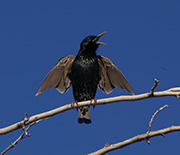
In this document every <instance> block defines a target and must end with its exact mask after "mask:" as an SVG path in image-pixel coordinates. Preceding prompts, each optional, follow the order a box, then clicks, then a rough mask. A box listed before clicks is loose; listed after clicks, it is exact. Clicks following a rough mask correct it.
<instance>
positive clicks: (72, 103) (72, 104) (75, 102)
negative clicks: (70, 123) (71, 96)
mask: <svg viewBox="0 0 180 155" xmlns="http://www.w3.org/2000/svg"><path fill="white" fill-rule="evenodd" d="M74 104H76V105H78V102H77V100H76V101H73V102H71V106H72V107H73V109H74Z"/></svg>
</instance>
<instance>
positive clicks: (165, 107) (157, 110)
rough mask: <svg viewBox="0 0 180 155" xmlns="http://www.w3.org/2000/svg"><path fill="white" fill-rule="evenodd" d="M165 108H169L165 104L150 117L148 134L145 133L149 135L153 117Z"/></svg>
mask: <svg viewBox="0 0 180 155" xmlns="http://www.w3.org/2000/svg"><path fill="white" fill-rule="evenodd" d="M167 107H169V105H167V104H166V105H164V106H163V107H161V108H159V109H158V110H157V111H156V112H155V113H154V114H153V115H152V117H151V120H150V122H149V127H148V132H147V133H150V131H151V124H152V122H153V119H154V117H155V116H156V115H157V114H158V113H159V112H160V111H161V110H163V109H164V108H167Z"/></svg>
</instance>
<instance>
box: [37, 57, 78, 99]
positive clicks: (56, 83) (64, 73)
mask: <svg viewBox="0 0 180 155" xmlns="http://www.w3.org/2000/svg"><path fill="white" fill-rule="evenodd" d="M75 57H76V56H74V55H68V56H65V57H63V58H61V59H60V60H59V61H58V63H57V64H56V65H55V66H54V67H53V69H51V71H50V72H49V73H48V74H47V76H46V77H45V78H44V80H43V82H42V83H41V85H40V87H39V89H38V91H37V92H36V94H35V96H37V95H39V94H40V93H42V92H43V91H45V90H46V89H48V88H53V87H56V89H57V90H58V91H59V92H60V93H64V92H66V91H67V90H68V89H69V87H70V85H71V80H70V79H69V77H68V75H69V74H70V73H71V68H72V63H73V61H74V59H75Z"/></svg>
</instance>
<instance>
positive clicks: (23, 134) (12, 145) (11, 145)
mask: <svg viewBox="0 0 180 155" xmlns="http://www.w3.org/2000/svg"><path fill="white" fill-rule="evenodd" d="M27 120H28V118H27V112H26V113H25V115H24V122H25V121H27ZM39 121H41V120H38V121H34V122H32V123H30V124H29V126H28V127H27V128H26V127H25V125H24V126H23V127H22V128H23V130H24V132H23V133H22V134H21V135H20V136H19V137H18V138H17V139H16V140H15V141H14V142H13V143H11V144H10V145H9V146H8V147H7V148H6V149H5V150H4V151H2V152H1V155H3V154H5V153H6V152H7V151H8V150H10V149H11V148H13V147H14V146H15V145H16V144H17V143H18V142H19V141H20V140H22V139H23V138H26V137H29V136H31V134H28V132H27V131H28V130H29V129H30V128H31V126H33V125H34V124H36V123H38V122H39Z"/></svg>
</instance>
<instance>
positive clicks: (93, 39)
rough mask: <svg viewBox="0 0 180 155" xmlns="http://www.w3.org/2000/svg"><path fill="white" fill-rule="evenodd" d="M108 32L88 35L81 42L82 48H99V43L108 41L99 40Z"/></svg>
mask: <svg viewBox="0 0 180 155" xmlns="http://www.w3.org/2000/svg"><path fill="white" fill-rule="evenodd" d="M105 33H106V31H105V32H103V33H101V34H99V35H98V36H88V37H86V38H85V39H84V40H83V41H82V42H81V50H82V49H83V50H87V49H89V50H92V51H94V50H96V49H97V48H98V46H99V45H106V43H102V42H99V41H98V40H99V38H100V37H101V36H103V35H104V34H105Z"/></svg>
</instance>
